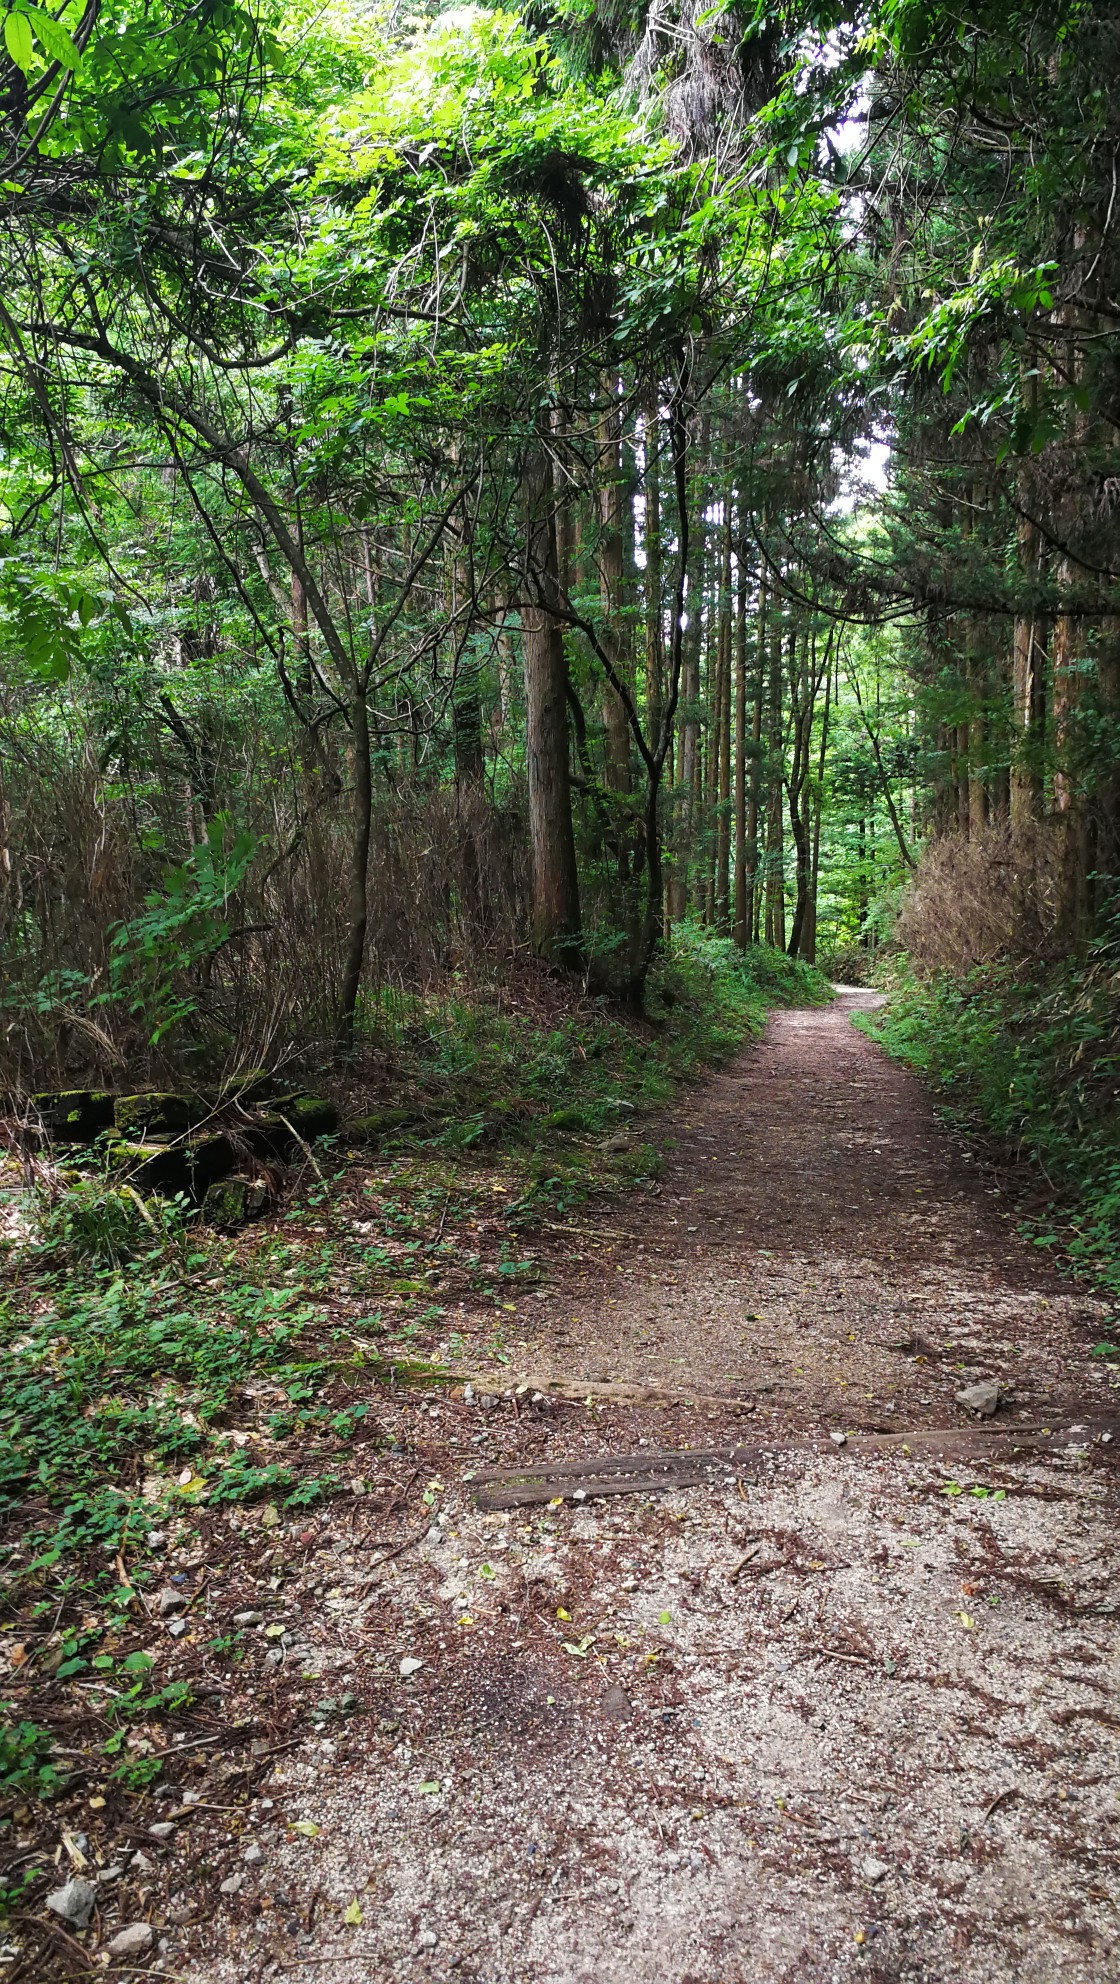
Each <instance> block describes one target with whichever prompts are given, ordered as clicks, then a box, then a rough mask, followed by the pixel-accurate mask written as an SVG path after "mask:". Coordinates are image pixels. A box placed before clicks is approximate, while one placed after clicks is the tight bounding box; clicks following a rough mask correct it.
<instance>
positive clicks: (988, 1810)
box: [980, 1784, 1019, 1826]
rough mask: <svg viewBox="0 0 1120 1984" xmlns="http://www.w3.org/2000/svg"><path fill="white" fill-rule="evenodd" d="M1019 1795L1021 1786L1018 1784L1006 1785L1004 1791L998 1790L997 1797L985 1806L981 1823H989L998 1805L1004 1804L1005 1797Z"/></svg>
mask: <svg viewBox="0 0 1120 1984" xmlns="http://www.w3.org/2000/svg"><path fill="white" fill-rule="evenodd" d="M1018 1796H1019V1787H1018V1785H1017V1784H1009V1785H1007V1786H1006V1787H1005V1789H1004V1790H1003V1791H997V1792H996V1795H995V1797H994V1798H993V1799H992V1800H991V1802H990V1803H989V1804H988V1805H987V1806H986V1807H985V1809H984V1815H983V1817H982V1818H981V1820H980V1824H981V1825H982V1826H986V1825H987V1823H988V1820H989V1819H990V1818H991V1816H992V1813H993V1812H994V1811H995V1809H996V1807H997V1805H1002V1804H1003V1802H1004V1799H1005V1798H1017V1797H1018Z"/></svg>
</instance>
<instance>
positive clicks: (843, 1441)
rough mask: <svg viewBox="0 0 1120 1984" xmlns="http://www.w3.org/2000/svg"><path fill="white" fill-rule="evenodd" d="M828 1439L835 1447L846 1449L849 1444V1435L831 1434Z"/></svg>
mask: <svg viewBox="0 0 1120 1984" xmlns="http://www.w3.org/2000/svg"><path fill="white" fill-rule="evenodd" d="M828 1437H829V1439H830V1440H831V1441H832V1444H833V1446H834V1447H846V1446H847V1444H848V1435H847V1434H846V1433H830V1434H829V1436H828Z"/></svg>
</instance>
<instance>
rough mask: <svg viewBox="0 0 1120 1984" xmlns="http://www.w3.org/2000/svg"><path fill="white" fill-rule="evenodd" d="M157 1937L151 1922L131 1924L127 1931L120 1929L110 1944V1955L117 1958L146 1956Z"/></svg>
mask: <svg viewBox="0 0 1120 1984" xmlns="http://www.w3.org/2000/svg"><path fill="white" fill-rule="evenodd" d="M154 1941H155V1936H154V1933H153V1930H152V1925H151V1923H150V1922H130V1923H129V1924H128V1927H127V1928H126V1929H119V1930H118V1931H117V1934H116V1935H115V1936H114V1937H113V1940H112V1942H111V1943H110V1944H109V1950H108V1954H109V1955H110V1956H111V1957H117V1956H146V1955H147V1953H148V1951H149V1950H150V1949H151V1947H152V1944H153V1942H154Z"/></svg>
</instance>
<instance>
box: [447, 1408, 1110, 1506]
mask: <svg viewBox="0 0 1120 1984" xmlns="http://www.w3.org/2000/svg"><path fill="white" fill-rule="evenodd" d="M1102 1433H1103V1434H1104V1435H1105V1436H1106V1438H1107V1439H1108V1440H1112V1439H1114V1438H1117V1436H1120V1421H1116V1420H1100V1419H1097V1420H1094V1421H1089V1420H1079V1421H1078V1422H1076V1427H1074V1426H1069V1425H1067V1426H1065V1427H1055V1426H1045V1427H1043V1426H1016V1427H1011V1426H949V1427H922V1428H921V1429H919V1430H917V1431H914V1432H906V1433H883V1434H876V1433H871V1434H859V1433H853V1434H851V1435H850V1436H849V1437H848V1439H847V1441H846V1443H845V1445H844V1446H843V1447H836V1446H834V1445H833V1444H832V1443H831V1441H830V1440H828V1439H801V1440H788V1441H773V1442H768V1443H767V1444H766V1445H761V1444H759V1445H753V1446H749V1447H748V1446H738V1445H736V1446H729V1447H707V1448H683V1449H677V1450H672V1451H669V1452H666V1453H650V1452H648V1451H646V1450H640V1451H639V1452H637V1453H630V1454H598V1455H595V1456H593V1457H592V1458H590V1459H585V1460H557V1461H547V1462H544V1463H542V1464H541V1465H539V1466H527V1467H518V1468H513V1467H486V1468H480V1469H479V1471H478V1472H477V1474H475V1475H474V1477H473V1479H472V1480H471V1482H470V1491H471V1495H472V1497H473V1500H474V1502H475V1504H476V1506H477V1507H478V1508H480V1509H517V1508H525V1507H527V1506H529V1505H531V1504H533V1503H541V1502H553V1501H556V1500H558V1499H563V1500H565V1501H572V1500H579V1501H585V1500H589V1499H591V1498H592V1497H593V1496H594V1497H598V1496H603V1495H653V1494H657V1493H659V1492H661V1491H662V1490H664V1489H666V1488H697V1487H702V1486H704V1485H705V1484H707V1483H709V1482H720V1481H747V1480H750V1479H751V1477H752V1474H753V1473H754V1472H755V1471H756V1470H757V1468H758V1466H759V1463H760V1462H762V1461H765V1460H771V1459H774V1458H775V1457H776V1456H777V1455H779V1454H787V1453H830V1454H833V1455H834V1456H835V1457H836V1458H837V1460H842V1459H843V1457H844V1456H845V1455H858V1454H860V1453H882V1452H889V1451H891V1450H892V1449H893V1450H894V1451H895V1452H899V1451H903V1450H905V1451H906V1452H907V1453H914V1452H916V1451H921V1452H923V1453H930V1452H931V1451H932V1452H934V1453H937V1454H939V1455H941V1456H943V1457H944V1458H945V1459H947V1460H954V1459H956V1460H975V1459H980V1458H983V1459H986V1460H993V1459H996V1458H999V1459H1012V1458H1014V1457H1015V1456H1017V1455H1020V1454H1021V1455H1023V1456H1024V1457H1025V1456H1026V1455H1027V1454H1029V1453H1038V1452H1055V1451H1058V1450H1060V1449H1062V1448H1066V1447H1069V1446H1070V1445H1071V1444H1077V1445H1079V1444H1081V1443H1082V1442H1085V1443H1088V1442H1089V1441H1093V1440H1099V1439H1100V1438H1101V1435H1102Z"/></svg>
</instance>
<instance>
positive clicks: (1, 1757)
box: [0, 1702, 65, 1798]
mask: <svg viewBox="0 0 1120 1984" xmlns="http://www.w3.org/2000/svg"><path fill="white" fill-rule="evenodd" d="M0 1716H2V1717H3V1721H0V1791H3V1792H8V1793H11V1792H21V1793H22V1794H23V1795H24V1796H25V1797H31V1798H53V1796H54V1794H55V1793H56V1792H57V1791H59V1790H61V1788H62V1786H63V1784H64V1782H65V1777H64V1773H63V1772H62V1771H61V1770H60V1769H59V1768H58V1767H57V1766H56V1765H55V1764H54V1763H52V1761H51V1752H52V1749H53V1744H52V1740H51V1735H50V1731H49V1730H47V1729H41V1728H40V1726H39V1724H38V1723H37V1722H28V1721H19V1722H17V1721H15V1720H14V1719H13V1718H14V1716H15V1704H14V1702H0Z"/></svg>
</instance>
